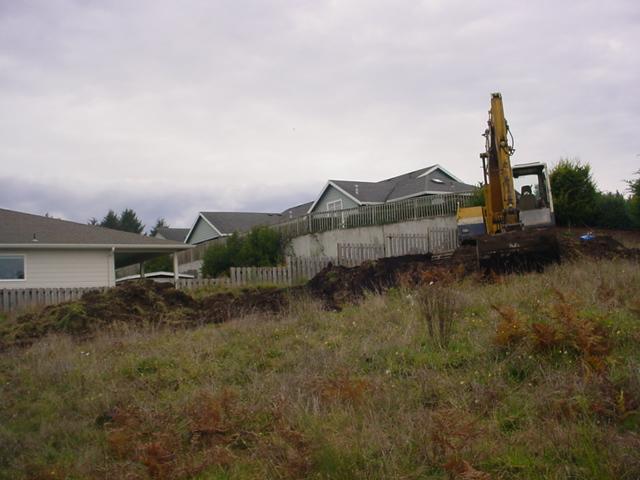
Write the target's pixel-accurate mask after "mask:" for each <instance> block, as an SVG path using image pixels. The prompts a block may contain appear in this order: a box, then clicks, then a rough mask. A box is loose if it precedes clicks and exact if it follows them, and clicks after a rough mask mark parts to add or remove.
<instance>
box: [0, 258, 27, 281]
mask: <svg viewBox="0 0 640 480" xmlns="http://www.w3.org/2000/svg"><path fill="white" fill-rule="evenodd" d="M2 257H22V274H23V276H24V278H0V282H26V281H27V256H26V255H25V254H24V253H5V254H0V259H1V258H2Z"/></svg>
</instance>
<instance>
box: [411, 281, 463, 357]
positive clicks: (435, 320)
mask: <svg viewBox="0 0 640 480" xmlns="http://www.w3.org/2000/svg"><path fill="white" fill-rule="evenodd" d="M418 304H419V306H420V314H421V316H422V318H423V319H424V321H425V323H426V324H427V331H428V332H429V337H430V338H431V339H432V340H433V341H435V342H436V343H437V344H438V345H439V346H440V347H446V346H447V345H448V344H449V340H450V339H451V334H452V333H453V324H454V321H455V315H456V312H457V310H458V299H457V297H456V295H455V293H454V292H453V291H452V290H451V289H449V288H446V287H440V286H438V285H437V284H436V285H432V286H429V287H425V288H423V289H422V290H421V291H420V293H419V295H418Z"/></svg>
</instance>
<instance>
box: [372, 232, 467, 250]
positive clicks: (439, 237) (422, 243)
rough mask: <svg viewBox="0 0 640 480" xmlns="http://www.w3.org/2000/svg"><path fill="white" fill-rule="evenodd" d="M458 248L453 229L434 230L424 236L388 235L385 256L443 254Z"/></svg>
mask: <svg viewBox="0 0 640 480" xmlns="http://www.w3.org/2000/svg"><path fill="white" fill-rule="evenodd" d="M457 247H458V231H457V229H455V228H434V229H430V230H429V231H428V232H427V233H426V234H414V233H408V234H399V235H388V236H387V238H386V242H385V256H387V257H399V256H402V255H414V254H425V253H433V254H443V253H447V252H452V251H454V250H455V249H456V248H457Z"/></svg>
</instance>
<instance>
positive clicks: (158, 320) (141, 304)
mask: <svg viewBox="0 0 640 480" xmlns="http://www.w3.org/2000/svg"><path fill="white" fill-rule="evenodd" d="M290 295H291V292H288V291H287V290H284V289H277V288H246V289H240V290H238V291H235V292H232V293H231V292H224V293H217V294H212V295H210V296H208V297H205V298H203V299H202V300H196V299H194V298H193V297H192V296H190V295H189V294H187V293H185V292H183V291H181V290H176V289H175V288H173V286H172V285H170V284H159V283H155V282H152V281H147V282H132V283H126V284H123V285H120V286H118V287H116V288H113V289H110V290H107V291H106V292H100V291H97V290H96V291H90V292H87V293H86V294H84V295H83V296H82V298H81V299H80V300H77V301H73V302H66V303H61V304H58V305H51V306H48V307H45V308H43V309H42V310H40V311H37V312H32V313H26V314H23V315H20V316H18V317H17V318H16V319H15V320H13V321H11V322H7V323H6V324H4V325H2V327H1V328H0V349H2V348H3V347H4V348H6V347H8V346H12V345H28V344H30V343H32V342H33V341H34V340H35V339H37V338H40V337H42V336H44V335H46V334H48V333H68V334H71V335H74V336H77V337H86V336H90V335H92V334H93V333H95V332H97V331H98V330H102V329H105V328H108V327H111V326H115V325H117V324H127V325H162V326H166V327H170V328H171V327H174V328H181V327H190V326H196V325H202V324H205V323H221V322H225V321H227V320H229V319H230V318H234V317H240V316H243V315H248V314H251V313H256V312H260V313H276V312H279V311H280V310H282V309H283V308H285V307H286V306H288V304H289V297H290Z"/></svg>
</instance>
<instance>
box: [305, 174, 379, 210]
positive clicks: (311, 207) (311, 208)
mask: <svg viewBox="0 0 640 480" xmlns="http://www.w3.org/2000/svg"><path fill="white" fill-rule="evenodd" d="M329 186H332V187H333V188H335V189H336V190H338V191H339V192H341V193H343V194H345V195H346V196H347V197H348V198H350V199H351V200H353V201H354V202H356V203H357V204H358V205H360V206H362V205H366V204H371V203H370V202H362V201H361V200H358V199H357V198H356V197H354V196H353V195H351V194H350V193H349V192H347V191H345V190H344V189H342V188H340V187H339V186H338V185H336V184H335V183H333V180H329V181H328V182H327V183H326V184H325V186H324V187H323V188H322V190H320V195H318V198H316V200H315V201H314V202H313V204H312V205H311V206H310V207H309V210H307V214H309V213H311V212H313V209H314V208H316V205H317V204H318V202H319V201H320V199H321V198H322V196H323V195H324V194H325V192H326V190H327V188H329Z"/></svg>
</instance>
